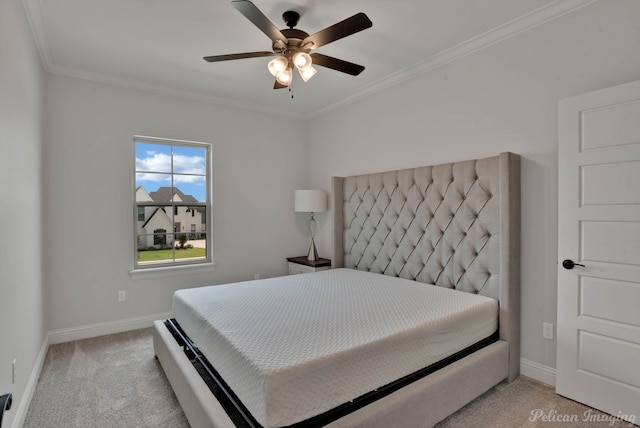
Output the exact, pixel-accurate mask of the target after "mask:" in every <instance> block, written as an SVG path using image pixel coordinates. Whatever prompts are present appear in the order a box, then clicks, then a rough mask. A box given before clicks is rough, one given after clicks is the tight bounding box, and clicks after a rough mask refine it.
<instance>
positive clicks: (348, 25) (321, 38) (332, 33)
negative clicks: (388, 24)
mask: <svg viewBox="0 0 640 428" xmlns="http://www.w3.org/2000/svg"><path fill="white" fill-rule="evenodd" d="M372 25H373V23H372V22H371V20H370V19H369V17H368V16H367V15H365V14H364V13H362V12H360V13H356V14H355V15H353V16H352V17H351V18H347V19H345V20H344V21H340V22H338V23H337V24H333V25H332V26H331V27H327V28H325V29H324V30H320V31H318V32H317V33H314V34H312V35H310V36H309V37H307V38H306V39H304V40H303V41H302V44H303V45H304V44H305V43H308V42H313V46H312V48H313V49H317V48H319V47H320V46H324V45H326V44H328V43H331V42H335V41H336V40H339V39H341V38H343V37H347V36H350V35H352V34H354V33H357V32H359V31H362V30H366V29H367V28H369V27H371V26H372Z"/></svg>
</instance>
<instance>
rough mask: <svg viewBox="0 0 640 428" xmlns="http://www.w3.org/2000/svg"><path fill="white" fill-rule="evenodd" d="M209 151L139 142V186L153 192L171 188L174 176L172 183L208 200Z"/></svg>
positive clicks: (137, 158) (197, 197)
mask: <svg viewBox="0 0 640 428" xmlns="http://www.w3.org/2000/svg"><path fill="white" fill-rule="evenodd" d="M172 150H173V153H172ZM206 153H207V151H206V149H205V148H201V147H185V146H170V145H166V144H152V143H144V142H140V141H136V188H137V187H138V186H142V187H144V188H145V190H146V191H147V192H153V191H156V190H158V188H159V187H163V186H166V187H170V186H171V177H172V176H173V186H175V187H177V188H179V189H180V190H182V192H183V193H185V194H187V195H192V196H193V197H195V198H196V199H197V200H198V201H200V202H205V200H206V198H205V192H206V185H205V181H206V165H207V164H206ZM172 172H173V174H172Z"/></svg>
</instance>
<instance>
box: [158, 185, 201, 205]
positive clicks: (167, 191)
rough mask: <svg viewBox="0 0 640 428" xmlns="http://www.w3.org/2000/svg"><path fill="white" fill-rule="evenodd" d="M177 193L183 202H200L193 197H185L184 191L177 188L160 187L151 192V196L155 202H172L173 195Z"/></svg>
mask: <svg viewBox="0 0 640 428" xmlns="http://www.w3.org/2000/svg"><path fill="white" fill-rule="evenodd" d="M176 193H177V194H178V196H180V199H182V201H183V202H198V200H197V199H196V198H194V197H193V196H191V195H185V194H184V193H182V190H180V189H178V188H177V187H168V186H167V187H160V188H158V190H156V191H155V192H149V196H151V199H153V200H154V201H155V202H171V199H172V198H173V195H175V194H176Z"/></svg>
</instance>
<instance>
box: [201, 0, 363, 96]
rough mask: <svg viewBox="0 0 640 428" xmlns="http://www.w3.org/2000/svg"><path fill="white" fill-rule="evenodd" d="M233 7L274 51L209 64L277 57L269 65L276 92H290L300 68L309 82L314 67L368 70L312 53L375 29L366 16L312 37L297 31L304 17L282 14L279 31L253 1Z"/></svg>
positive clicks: (208, 58)
mask: <svg viewBox="0 0 640 428" xmlns="http://www.w3.org/2000/svg"><path fill="white" fill-rule="evenodd" d="M231 5H232V6H233V7H234V8H236V9H237V10H238V11H239V12H240V13H241V14H243V15H244V16H245V17H246V18H247V19H248V20H249V21H251V22H252V23H253V24H254V25H255V26H256V27H258V28H259V29H260V30H261V31H262V32H263V33H264V34H266V35H267V37H269V38H270V39H271V41H272V42H273V45H272V48H273V51H259V52H246V53H237V54H229V55H214V56H206V57H204V60H205V61H208V62H218V61H229V60H235V59H244V58H256V57H267V56H275V57H276V58H274V59H272V60H271V61H269V64H268V69H269V72H271V74H272V75H273V76H274V77H275V78H276V82H275V85H274V86H273V89H281V88H286V87H288V86H289V85H291V82H292V81H293V68H294V67H295V68H297V69H298V71H299V73H300V76H301V77H302V80H304V81H305V82H306V81H308V80H309V79H310V78H312V77H313V76H314V75H315V74H316V72H317V70H316V69H315V68H314V67H313V65H319V66H322V67H327V68H331V69H333V70H336V71H340V72H342V73H347V74H350V75H352V76H357V75H358V74H360V73H361V72H362V70H364V67H363V66H361V65H358V64H354V63H352V62H348V61H344V60H341V59H338V58H333V57H330V56H327V55H323V54H321V53H317V52H314V53H311V54H309V52H310V51H311V49H317V48H319V47H321V46H324V45H326V44H329V43H331V42H335V41H336V40H339V39H342V38H343V37H346V36H350V35H352V34H354V33H357V32H359V31H362V30H366V29H367V28H369V27H371V26H372V25H373V23H372V22H371V20H370V19H369V18H368V17H367V15H365V14H364V13H362V12H361V13H357V14H355V15H353V16H352V17H350V18H347V19H345V20H343V21H340V22H338V23H337V24H334V25H332V26H330V27H327V28H325V29H324V30H320V31H318V32H317V33H314V34H312V35H309V34H308V33H306V32H304V31H302V30H298V29H296V28H294V27H295V26H296V25H297V24H298V20H299V19H300V14H299V13H298V12H296V11H293V10H289V11H286V12H285V13H284V14H282V18H283V19H284V21H285V23H286V25H287V27H289V28H285V29H283V30H279V29H278V28H277V27H276V26H275V25H274V24H273V23H272V22H271V21H270V20H269V18H267V17H266V16H265V15H264V14H263V13H262V12H261V11H260V9H258V8H257V7H256V6H255V5H254V4H253V3H252V2H250V1H249V0H233V1H232V2H231Z"/></svg>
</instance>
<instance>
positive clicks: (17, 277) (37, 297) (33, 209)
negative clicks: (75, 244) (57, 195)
mask: <svg viewBox="0 0 640 428" xmlns="http://www.w3.org/2000/svg"><path fill="white" fill-rule="evenodd" d="M41 110H42V67H41V65H40V59H39V57H38V52H37V50H36V48H35V44H34V43H33V38H32V37H31V34H30V29H29V24H28V22H27V20H26V18H25V15H24V10H23V9H22V3H21V2H20V1H19V0H2V1H0V151H1V153H0V183H2V189H3V192H2V197H0V231H1V233H2V243H1V244H0V395H2V394H5V393H8V392H12V393H13V394H14V406H13V407H12V409H11V410H10V411H9V412H7V414H6V415H5V418H4V420H3V426H5V427H8V426H11V424H12V423H13V420H14V418H15V415H16V413H17V411H18V409H19V408H20V407H21V406H24V403H26V400H22V397H23V395H24V393H25V390H26V388H27V383H28V380H29V376H30V375H31V372H32V368H33V367H34V364H35V361H36V359H37V356H38V353H39V351H40V349H41V345H42V343H43V339H44V336H45V333H44V332H45V329H44V326H43V320H42V317H43V316H42V313H43V308H42V306H43V300H42V270H41V249H42V238H41V236H42V235H41V221H40V219H41V213H42V205H41V184H40V183H41V172H40V158H41V156H40V153H41ZM14 359H15V360H16V367H17V372H16V379H15V383H14V384H12V379H11V364H12V362H13V360H14Z"/></svg>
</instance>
